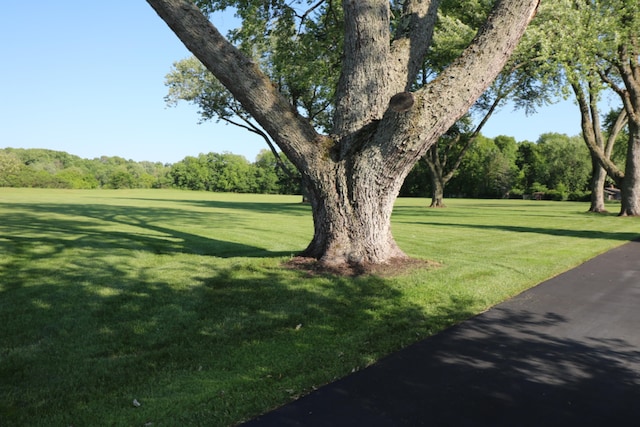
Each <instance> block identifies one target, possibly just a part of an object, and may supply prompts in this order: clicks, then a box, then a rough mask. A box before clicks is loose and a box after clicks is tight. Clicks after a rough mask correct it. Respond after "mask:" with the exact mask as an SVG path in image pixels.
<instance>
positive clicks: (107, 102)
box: [0, 0, 580, 163]
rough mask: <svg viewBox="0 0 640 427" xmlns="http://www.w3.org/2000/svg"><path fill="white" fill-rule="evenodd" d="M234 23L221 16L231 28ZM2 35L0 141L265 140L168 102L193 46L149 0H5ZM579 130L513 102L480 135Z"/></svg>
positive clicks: (565, 118)
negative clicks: (170, 78)
mask: <svg viewBox="0 0 640 427" xmlns="http://www.w3.org/2000/svg"><path fill="white" fill-rule="evenodd" d="M234 22H235V20H234V19H233V18H232V17H231V16H221V17H219V18H218V19H217V20H216V21H215V24H216V25H217V26H218V27H219V29H220V30H221V31H222V32H223V33H226V31H227V30H228V29H229V27H230V26H232V25H234ZM0 39H1V40H2V43H0V58H2V66H1V67H0V95H1V97H0V148H5V147H14V148H48V149H52V150H61V151H66V152H68V153H71V154H75V155H78V156H81V157H84V158H94V157H99V156H101V155H107V156H120V157H124V158H126V159H133V160H136V161H141V160H149V161H160V162H163V163H174V162H177V161H179V160H181V159H183V158H184V157H186V156H197V155H198V154H199V153H208V152H211V151H214V152H223V151H230V152H233V153H237V154H241V155H244V156H245V157H246V158H247V159H248V160H250V161H253V160H255V156H256V155H257V153H258V152H259V151H260V150H261V149H264V148H266V145H265V144H264V142H263V141H262V140H261V139H260V138H258V137H256V136H254V135H252V134H250V133H248V132H246V131H244V130H241V129H235V128H234V127H233V126H228V125H224V124H222V123H219V124H216V123H213V122H210V123H205V124H201V125H199V124H198V115H197V112H196V111H197V110H196V108H195V107H193V106H190V105H188V104H185V103H182V104H180V105H178V107H175V108H168V107H166V105H165V102H164V99H163V98H164V96H165V95H166V87H165V86H164V77H165V75H166V74H167V73H168V72H169V69H170V67H171V64H172V63H173V62H174V61H177V60H180V59H182V58H185V57H187V56H189V52H188V51H187V50H186V48H184V46H183V45H182V44H181V43H180V41H179V40H178V39H177V37H176V36H175V35H174V34H173V33H172V32H171V31H170V30H169V29H168V27H167V26H166V24H165V23H164V22H163V21H162V20H160V18H159V17H158V16H157V15H156V14H155V12H154V11H153V10H152V9H151V7H150V6H149V5H148V4H147V3H146V1H144V0H110V1H101V2H94V1H78V0H69V1H62V2H53V1H48V0H47V1H45V0H36V1H24V0H6V1H5V2H4V4H3V8H2V13H1V14H0ZM579 131H580V121H579V114H578V111H577V109H576V107H575V106H574V105H573V104H572V103H571V102H564V103H561V104H558V105H554V106H550V107H545V108H543V109H541V110H540V111H539V112H538V114H535V115H532V116H529V117H526V116H525V115H524V113H521V112H513V111H512V109H510V108H509V107H506V108H504V109H503V110H502V111H500V112H499V113H498V114H497V115H495V116H494V117H493V118H492V119H491V120H490V121H489V123H488V124H487V126H486V127H485V131H484V132H483V133H484V134H485V135H486V136H489V137H494V136H497V135H509V136H513V137H515V138H516V140H518V141H522V140H530V141H535V140H537V139H538V136H539V135H540V134H541V133H545V132H560V133H566V134H568V135H576V134H578V133H579Z"/></svg>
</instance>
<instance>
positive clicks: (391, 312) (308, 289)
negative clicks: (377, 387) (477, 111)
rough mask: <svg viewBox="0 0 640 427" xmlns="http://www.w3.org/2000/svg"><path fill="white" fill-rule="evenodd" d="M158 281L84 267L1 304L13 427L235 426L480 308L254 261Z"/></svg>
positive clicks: (1, 359)
mask: <svg viewBox="0 0 640 427" xmlns="http://www.w3.org/2000/svg"><path fill="white" fill-rule="evenodd" d="M35 262H36V263H37V261H35ZM154 268H155V267H154V266H148V267H146V268H143V269H141V268H140V267H139V266H138V267H137V268H136V270H137V271H136V272H135V273H133V274H132V270H134V268H133V266H132V264H131V262H130V261H127V260H119V261H118V262H117V263H113V262H112V263H109V262H108V260H107V259H105V258H96V259H91V258H85V259H80V260H74V263H73V265H62V266H60V268H59V269H57V270H56V271H48V272H47V271H45V270H42V269H39V268H38V267H37V264H35V265H33V266H32V267H31V268H30V269H25V270H24V271H22V272H20V273H19V274H21V276H22V280H23V281H24V282H25V283H28V284H29V286H23V287H19V288H13V289H10V290H9V291H6V290H5V291H4V292H2V302H0V308H1V310H0V313H1V314H0V320H1V323H0V342H1V343H2V344H0V377H2V378H3V381H2V384H0V402H2V403H0V417H1V418H3V419H4V420H6V422H7V425H44V424H49V425H90V424H95V422H96V420H97V419H99V420H101V422H102V423H104V424H105V425H142V424H145V423H148V422H153V423H154V424H166V425H179V424H182V425H204V424H206V425H230V424H234V423H237V422H239V421H241V420H242V419H246V418H249V417H251V416H255V415H258V414H259V413H262V412H264V411H266V410H268V409H270V408H272V407H274V406H277V405H280V404H282V403H285V402H287V401H288V400H290V399H293V398H295V397H296V396H298V395H300V394H305V393H307V392H308V391H310V390H311V388H312V387H313V386H319V385H321V384H324V383H326V382H329V381H331V380H334V379H336V378H338V377H340V376H343V375H345V374H347V373H349V372H351V371H352V370H354V369H355V370H357V369H360V368H362V367H364V366H366V365H368V364H370V363H372V362H373V361H374V360H376V359H378V358H379V357H380V356H382V355H384V354H386V353H387V352H389V351H392V350H395V349H397V348H399V347H401V346H403V345H406V344H408V343H410V342H412V341H413V340H415V338H416V333H418V332H424V331H425V330H428V329H433V328H436V327H441V326H442V325H443V324H451V323H454V322H456V321H459V320H460V319H461V318H464V317H468V316H469V315H470V311H469V310H470V309H469V307H470V306H471V305H472V303H473V302H472V301H462V300H456V301H453V300H451V301H448V300H447V301H442V304H441V306H439V307H437V308H436V309H434V311H433V312H432V313H430V314H429V315H427V314H426V313H425V312H424V310H423V308H421V307H418V306H416V305H414V304H412V303H411V302H409V301H407V299H406V298H404V297H403V295H402V292H401V290H400V289H398V288H397V287H395V286H393V284H392V282H388V281H386V280H384V279H379V278H375V277H368V278H353V279H352V278H339V277H333V276H317V277H307V276H306V275H304V274H303V273H301V272H296V271H288V270H283V269H281V268H278V267H275V266H269V265H265V266H261V265H260V264H256V263H252V262H250V261H245V262H244V264H238V265H235V266H233V267H226V268H215V266H212V269H211V272H210V274H207V275H203V274H202V271H201V270H199V271H195V269H189V268H188V266H183V270H184V271H183V272H182V275H181V276H179V277H176V278H172V279H168V278H163V277H164V276H163V274H162V273H158V272H155V271H153V270H154ZM5 277H6V276H5ZM134 398H135V399H137V400H138V401H140V402H142V406H140V407H138V408H134V407H133V406H132V405H131V402H132V400H133V399H134Z"/></svg>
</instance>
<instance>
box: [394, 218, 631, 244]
mask: <svg viewBox="0 0 640 427" xmlns="http://www.w3.org/2000/svg"><path fill="white" fill-rule="evenodd" d="M401 222H403V223H404V224H415V225H426V226H429V227H454V228H463V229H464V228H469V229H476V230H500V231H509V232H514V233H523V234H527V233H533V234H546V235H549V236H562V237H578V238H583V239H606V240H620V241H624V242H629V241H631V240H635V239H637V238H638V236H640V233H631V232H616V231H598V230H573V229H562V228H544V227H523V226H513V225H497V224H496V225H486V224H461V223H452V222H447V223H438V222H429V221H411V222H407V221H401Z"/></svg>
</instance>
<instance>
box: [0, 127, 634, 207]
mask: <svg viewBox="0 0 640 427" xmlns="http://www.w3.org/2000/svg"><path fill="white" fill-rule="evenodd" d="M620 155H621V156H622V154H620ZM284 160H285V163H288V162H286V159H284ZM285 166H286V167H285V168H283V167H282V166H281V165H279V164H278V161H277V159H276V157H275V156H274V154H273V153H272V152H271V151H269V150H263V151H261V152H260V153H259V154H258V156H257V158H256V160H255V162H253V163H251V162H249V161H248V160H247V159H246V158H245V157H243V156H240V155H237V154H232V153H222V154H220V153H208V154H200V155H198V156H197V157H194V156H188V157H185V158H184V159H183V160H181V161H179V162H177V163H174V164H163V163H160V162H136V161H133V160H125V159H123V158H121V157H106V156H103V157H100V158H95V159H91V160H88V159H82V158H80V157H78V156H74V155H71V154H68V153H65V152H61V151H52V150H44V149H14V148H5V149H0V186H3V187H39V188H75V189H91V188H107V189H120V188H180V189H185V190H198V191H215V192H236V193H266V194H301V188H300V182H301V180H300V175H299V173H298V172H296V171H295V169H294V168H293V166H292V165H290V164H285ZM284 169H286V170H284ZM590 177H591V159H590V156H589V152H588V150H587V148H586V147H585V144H584V142H583V141H582V138H581V137H579V136H575V137H569V136H567V135H564V134H557V133H546V134H543V135H541V136H540V138H539V139H538V141H536V142H535V143H534V142H530V141H523V142H516V140H515V139H514V138H513V137H509V136H498V137H496V138H487V137H484V136H482V135H481V136H480V137H479V138H478V139H477V141H476V142H475V143H474V144H473V145H472V146H471V147H470V149H469V151H468V153H467V154H466V156H465V158H464V160H463V161H462V164H461V165H460V168H459V170H458V171H457V172H456V175H455V176H454V178H453V179H452V180H451V181H450V183H449V184H448V185H447V187H446V190H445V197H469V198H505V197H511V198H522V197H526V196H532V195H535V196H536V197H540V198H545V199H553V200H588V198H589V193H588V189H589V179H590ZM431 191H432V189H431V180H430V178H429V170H428V167H427V164H426V162H425V161H424V160H421V161H420V162H418V164H417V165H416V166H415V167H414V169H413V171H412V172H411V173H410V174H409V176H408V177H407V179H406V180H405V183H404V185H403V187H402V190H401V193H400V195H401V196H404V197H430V196H431Z"/></svg>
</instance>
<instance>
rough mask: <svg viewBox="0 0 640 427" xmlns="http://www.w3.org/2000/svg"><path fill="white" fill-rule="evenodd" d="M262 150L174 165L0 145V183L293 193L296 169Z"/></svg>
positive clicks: (297, 187)
mask: <svg viewBox="0 0 640 427" xmlns="http://www.w3.org/2000/svg"><path fill="white" fill-rule="evenodd" d="M287 170H288V173H287V172H285V171H283V169H282V167H278V166H277V162H276V158H275V156H274V155H273V154H272V153H271V152H270V151H267V150H264V151H262V152H261V153H260V154H259V155H258V156H257V159H256V161H255V162H254V163H250V162H249V161H248V160H247V159H245V158H244V157H243V156H240V155H237V154H231V153H223V154H218V153H209V154H200V155H199V156H198V157H191V156H189V157H186V158H184V159H183V160H181V161H179V162H177V163H175V164H163V163H161V162H146V161H142V162H136V161H133V160H126V159H124V158H122V157H117V156H116V157H107V156H102V157H100V158H95V159H91V160H89V159H83V158H80V157H78V156H75V155H72V154H68V153H66V152H63V151H54V150H45V149H21V148H5V149H0V187H27V188H28V187H31V188H70V189H93V188H105V189H128V188H181V189H186V190H205V191H220V192H236V193H274V194H276V193H282V194H299V193H300V179H299V174H297V173H293V172H292V171H293V170H294V169H293V167H292V166H289V167H288V168H287Z"/></svg>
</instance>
